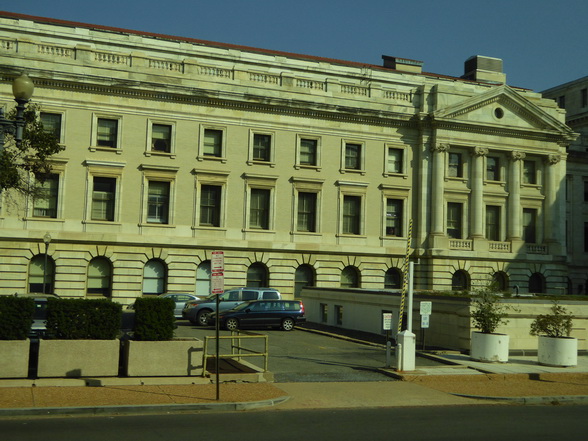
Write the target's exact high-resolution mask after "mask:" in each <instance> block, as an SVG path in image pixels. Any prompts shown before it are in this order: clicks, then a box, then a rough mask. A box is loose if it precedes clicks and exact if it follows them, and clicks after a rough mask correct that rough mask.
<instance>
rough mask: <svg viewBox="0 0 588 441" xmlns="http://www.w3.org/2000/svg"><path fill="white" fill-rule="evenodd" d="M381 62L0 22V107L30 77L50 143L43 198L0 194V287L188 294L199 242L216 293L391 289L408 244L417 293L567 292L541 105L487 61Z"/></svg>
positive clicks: (554, 152)
mask: <svg viewBox="0 0 588 441" xmlns="http://www.w3.org/2000/svg"><path fill="white" fill-rule="evenodd" d="M382 59H383V63H382V65H366V64H363V63H354V62H348V61H341V60H333V59H326V58H319V57H312V56H305V55H298V54H290V53H284V52H278V51H269V50H263V49H256V48H249V47H242V46H236V45H229V44H221V43H214V42H208V41H200V40H195V39H190V38H182V37H174V36H167V35H156V34H150V33H145V32H137V31H131V30H124V29H116V28H109V27H107V26H99V25H90V24H83V23H72V22H66V21H62V20H56V19H50V18H41V17H31V16H25V15H20V14H13V13H8V12H0V76H1V81H0V99H1V102H0V105H3V106H5V108H10V107H11V106H12V105H13V104H14V102H13V100H12V94H11V86H10V83H11V81H12V79H13V78H14V77H16V76H18V75H19V74H20V72H21V71H25V72H27V73H28V75H29V77H30V78H31V79H32V80H33V81H34V83H35V93H34V96H33V101H34V102H36V103H39V104H40V105H41V114H40V117H41V119H42V121H43V123H44V125H45V127H46V128H47V129H48V130H52V131H54V132H55V133H56V135H57V136H59V139H60V142H61V143H62V144H63V145H64V146H65V150H64V151H63V152H61V153H60V154H58V155H56V156H55V157H54V158H53V173H52V175H51V176H50V177H49V178H48V179H47V180H46V181H45V183H43V184H42V188H43V190H44V192H45V194H46V195H47V197H46V198H45V199H37V200H35V199H32V198H30V199H28V200H24V199H23V200H18V199H16V200H15V195H13V194H4V195H2V198H1V199H0V201H1V206H0V273H1V274H0V294H12V293H14V292H26V291H34V292H39V291H41V289H42V287H44V288H45V290H47V291H48V292H55V293H58V294H59V295H61V296H66V297H80V296H87V297H96V296H98V297H101V296H106V297H110V298H112V299H113V300H116V301H120V302H122V303H130V302H132V300H133V299H134V298H135V297H137V296H140V295H142V293H143V294H157V293H161V292H195V293H197V294H203V293H207V292H208V291H209V287H210V258H211V253H212V251H214V250H222V251H224V253H225V286H227V287H229V286H245V285H249V286H271V287H273V288H277V289H279V290H280V291H282V292H283V293H284V295H285V296H296V295H298V294H299V292H300V290H301V288H302V287H303V286H306V285H313V286H317V287H351V288H353V287H361V288H367V289H371V290H379V289H392V288H398V287H400V285H401V279H402V266H403V262H404V258H405V255H406V248H407V239H408V235H409V233H410V234H411V236H412V237H411V246H412V249H413V251H412V256H413V257H414V258H415V259H418V265H416V266H415V268H416V274H415V289H423V290H433V289H434V290H452V289H454V290H462V289H470V288H476V287H483V286H487V285H488V284H489V283H490V282H491V281H495V282H497V284H498V285H499V287H500V288H502V289H510V290H513V289H515V287H516V289H519V290H520V292H549V293H561V292H572V291H573V290H574V289H575V288H574V286H575V285H574V284H578V283H584V281H583V280H580V281H572V280H571V279H570V278H569V275H568V264H569V262H568V261H567V251H566V231H565V222H564V220H563V219H564V218H565V215H566V202H565V191H564V189H565V185H564V184H565V178H566V160H567V147H568V145H569V144H570V143H572V142H573V140H574V139H575V137H576V134H575V133H574V132H573V131H572V130H571V129H570V128H569V127H568V126H566V125H565V113H564V111H563V110H561V109H560V108H559V107H558V106H557V104H556V102H555V101H554V100H552V99H544V98H542V96H541V95H540V94H538V93H535V92H532V91H530V90H526V89H523V88H518V87H512V86H508V85H507V84H506V75H505V74H504V73H503V72H502V61H501V60H499V59H496V58H489V57H482V56H476V57H472V58H470V59H468V60H466V61H465V69H464V76H463V77H461V78H456V77H449V76H445V75H438V74H432V73H427V72H424V71H423V70H422V67H423V63H421V62H419V61H414V60H409V59H402V58H395V57H389V56H383V57H382ZM33 184H34V183H33ZM37 185H40V184H37ZM5 193H8V192H5ZM47 233H49V235H47ZM44 237H45V238H46V239H45V240H46V241H48V246H47V248H46V246H45V243H44ZM49 239H50V241H49ZM45 250H47V262H48V265H47V267H46V271H44V270H43V269H44V267H45V265H44V261H45ZM44 273H45V275H46V279H45V280H44V279H43V277H44Z"/></svg>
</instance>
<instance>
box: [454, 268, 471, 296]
mask: <svg viewBox="0 0 588 441" xmlns="http://www.w3.org/2000/svg"><path fill="white" fill-rule="evenodd" d="M451 289H452V290H453V291H467V290H469V289H470V277H469V275H468V273H467V272H466V271H464V270H457V271H456V272H455V273H453V277H452V278H451Z"/></svg>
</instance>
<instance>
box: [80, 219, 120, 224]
mask: <svg viewBox="0 0 588 441" xmlns="http://www.w3.org/2000/svg"><path fill="white" fill-rule="evenodd" d="M82 223H83V224H90V225H91V224H93V225H122V223H121V222H116V221H106V220H94V219H90V220H83V221H82Z"/></svg>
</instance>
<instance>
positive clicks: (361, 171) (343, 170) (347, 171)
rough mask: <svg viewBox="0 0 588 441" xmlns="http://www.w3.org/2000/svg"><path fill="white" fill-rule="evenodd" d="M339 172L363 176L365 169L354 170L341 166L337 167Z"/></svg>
mask: <svg viewBox="0 0 588 441" xmlns="http://www.w3.org/2000/svg"><path fill="white" fill-rule="evenodd" d="M339 173H341V174H344V173H352V174H356V175H361V176H365V170H354V169H350V168H341V169H339Z"/></svg>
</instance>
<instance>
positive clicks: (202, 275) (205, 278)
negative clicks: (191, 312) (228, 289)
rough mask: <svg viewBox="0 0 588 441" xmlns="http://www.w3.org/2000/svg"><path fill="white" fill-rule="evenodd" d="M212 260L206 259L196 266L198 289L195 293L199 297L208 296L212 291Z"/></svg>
mask: <svg viewBox="0 0 588 441" xmlns="http://www.w3.org/2000/svg"><path fill="white" fill-rule="evenodd" d="M210 271H211V270H210V260H205V261H204V262H201V263H200V265H198V268H196V290H195V291H194V294H196V295H197V296H198V297H207V296H209V295H210V294H211V292H210V275H211V273H210Z"/></svg>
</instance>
